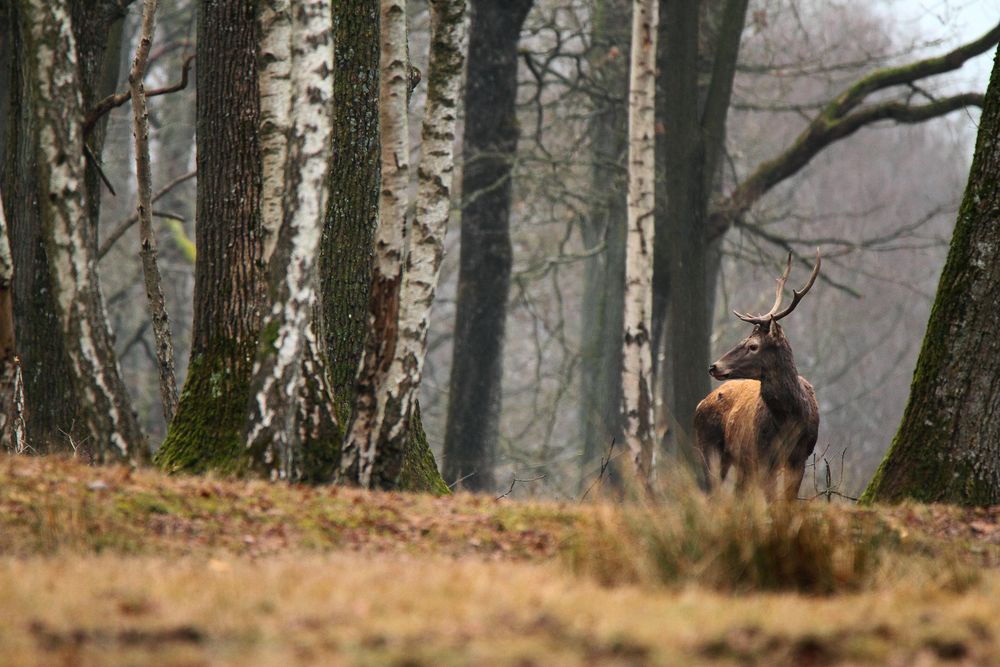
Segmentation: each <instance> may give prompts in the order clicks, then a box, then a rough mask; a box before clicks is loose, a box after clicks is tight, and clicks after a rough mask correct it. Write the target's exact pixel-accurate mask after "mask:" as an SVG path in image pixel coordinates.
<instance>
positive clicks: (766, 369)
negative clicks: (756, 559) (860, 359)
mask: <svg viewBox="0 0 1000 667" xmlns="http://www.w3.org/2000/svg"><path fill="white" fill-rule="evenodd" d="M819 266H820V260H819V254H818V252H817V257H816V267H815V268H814V269H813V274H812V276H811V278H810V280H809V282H808V284H807V285H806V287H804V288H803V289H802V290H801V291H797V292H795V293H794V294H795V298H794V299H793V301H792V304H791V305H790V306H789V307H788V308H786V309H785V310H784V311H782V312H780V313H779V312H778V308H779V307H780V305H781V290H782V288H783V287H784V283H785V280H786V279H787V278H788V273H789V271H790V270H791V257H789V264H788V267H787V268H786V269H785V273H784V275H783V276H782V277H781V278H779V280H778V290H777V295H776V297H775V305H774V306H773V307H772V308H771V311H770V312H769V313H768V314H767V315H763V316H758V317H753V316H750V315H741V314H739V313H737V316H738V317H740V319H742V320H744V321H746V322H749V323H751V324H753V325H754V330H753V332H752V333H751V334H750V336H748V337H747V338H745V339H744V340H742V341H741V342H740V343H739V344H738V345H737V346H736V347H734V348H733V349H732V350H730V351H729V352H727V353H726V354H725V355H724V356H723V357H722V358H721V359H719V360H718V361H717V362H715V363H714V364H712V366H711V368H710V369H709V373H711V375H712V377H714V378H715V379H717V380H726V382H725V383H724V384H723V385H722V386H720V387H719V388H718V389H716V390H714V391H713V392H712V393H710V394H709V395H708V396H706V397H705V399H704V400H702V401H701V403H699V404H698V407H697V409H696V411H695V418H694V432H695V444H696V448H697V450H698V453H699V454H700V456H701V459H702V462H703V465H704V476H705V477H704V479H705V483H706V485H707V487H708V488H709V489H712V488H714V487H716V486H718V485H719V484H720V483H721V482H722V481H724V480H725V479H726V476H727V474H728V472H729V469H730V468H731V467H735V468H736V475H737V477H736V487H737V490H745V489H746V488H747V487H748V486H750V485H751V484H754V485H758V486H760V487H761V488H762V489H763V491H764V493H765V495H766V496H767V497H768V498H769V499H770V498H774V497H775V493H776V490H775V485H776V483H777V480H778V477H779V476H780V477H781V478H782V484H781V489H780V495H781V497H782V498H784V499H786V500H794V499H795V498H796V497H797V494H798V489H799V485H800V484H801V482H802V477H803V475H804V474H805V465H806V461H807V459H808V458H809V455H810V454H812V451H813V449H814V448H815V446H816V438H817V435H818V433H819V406H818V405H817V403H816V394H815V392H814V391H813V388H812V385H811V384H809V382H807V381H806V379H805V378H803V377H801V376H800V375H799V374H798V371H797V370H796V368H795V361H794V358H793V356H792V348H791V345H790V344H789V342H788V339H787V338H785V335H784V332H783V331H782V329H781V326H780V325H779V324H778V323H777V320H778V319H780V318H782V317H784V316H786V315H788V314H789V313H790V312H791V311H792V310H793V309H794V308H795V306H796V305H798V302H799V300H800V299H801V298H802V296H803V295H804V294H805V293H806V292H807V291H808V290H809V288H810V287H812V283H813V281H814V280H815V279H816V275H817V274H818V272H819Z"/></svg>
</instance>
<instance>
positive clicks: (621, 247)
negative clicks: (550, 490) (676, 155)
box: [579, 0, 631, 488]
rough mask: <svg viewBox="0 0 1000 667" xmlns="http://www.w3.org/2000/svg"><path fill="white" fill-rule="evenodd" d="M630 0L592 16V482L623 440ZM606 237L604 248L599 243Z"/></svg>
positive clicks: (586, 324) (587, 340)
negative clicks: (599, 465)
mask: <svg viewBox="0 0 1000 667" xmlns="http://www.w3.org/2000/svg"><path fill="white" fill-rule="evenodd" d="M630 17H631V7H630V4H629V2H628V0H599V1H598V3H597V5H596V8H595V12H594V18H593V28H592V38H591V40H592V55H591V66H592V68H593V70H594V76H595V79H596V80H597V82H598V85H599V86H600V94H599V95H596V96H595V97H594V104H595V107H596V108H595V109H594V111H593V113H592V114H591V120H590V123H589V128H588V131H589V133H590V141H591V152H592V155H593V166H592V167H591V172H590V196H591V197H592V199H591V202H590V215H589V216H587V219H585V220H584V221H583V224H582V225H581V228H582V236H583V242H584V247H585V250H587V251H591V252H592V251H594V250H598V249H600V252H598V253H597V254H596V255H594V256H593V257H591V258H590V259H588V260H587V261H586V263H585V265H584V272H585V273H584V281H585V283H584V288H583V304H582V307H581V311H582V312H581V324H582V326H581V330H580V338H581V348H582V352H581V355H582V357H583V358H582V367H581V376H580V416H579V424H580V441H581V442H582V443H583V457H582V460H581V466H582V467H581V478H580V483H581V488H583V487H585V486H586V485H588V484H589V483H590V482H591V478H592V475H593V474H594V470H595V468H596V466H597V463H598V461H599V459H600V458H601V457H602V456H604V455H605V454H606V452H607V451H608V450H609V449H610V448H611V443H612V442H616V443H617V444H618V445H619V446H621V445H623V444H624V437H623V434H624V425H623V421H622V409H621V406H622V383H621V377H622V367H621V364H622V336H623V335H624V323H623V321H622V316H623V314H624V311H623V310H622V303H624V300H625V294H624V292H625V230H626V226H627V224H626V220H627V212H626V199H627V189H628V185H627V178H626V176H627V168H626V166H625V160H626V153H627V150H628V140H627V135H628V116H627V111H626V106H625V99H626V97H627V95H628V93H627V90H628V62H629V58H628V53H629V42H630V31H631V21H630V20H629V19H630ZM602 245H603V249H601V246H602Z"/></svg>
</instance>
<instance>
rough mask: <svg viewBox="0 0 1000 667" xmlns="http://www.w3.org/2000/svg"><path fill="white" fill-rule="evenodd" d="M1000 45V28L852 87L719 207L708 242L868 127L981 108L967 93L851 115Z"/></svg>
mask: <svg viewBox="0 0 1000 667" xmlns="http://www.w3.org/2000/svg"><path fill="white" fill-rule="evenodd" d="M998 41H1000V24H998V25H997V26H996V27H994V28H993V29H992V30H990V31H989V32H988V33H986V34H985V35H983V36H982V37H980V38H979V39H977V40H975V41H974V42H970V43H968V44H966V45H964V46H961V47H959V48H957V49H955V50H953V51H951V52H949V53H947V54H945V55H942V56H938V57H934V58H927V59H925V60H920V61H917V62H915V63H911V64H910V65H905V66H901V67H893V68H887V69H882V70H878V71H876V72H873V73H871V74H869V75H867V76H865V77H863V78H862V79H861V80H859V81H857V82H855V83H854V84H852V85H851V86H849V87H848V88H847V89H846V90H845V91H844V92H842V93H841V94H840V95H838V96H837V97H836V98H835V99H834V100H833V101H832V102H830V103H829V104H827V105H826V106H825V107H824V108H823V110H822V111H820V112H819V113H818V114H817V115H816V116H815V117H814V118H813V119H812V121H811V122H810V123H809V125H808V126H807V127H806V128H805V129H804V130H803V131H802V132H801V133H800V134H799V136H798V137H797V138H796V139H795V141H794V142H793V143H792V145H791V146H789V147H788V149H786V150H785V151H784V152H783V153H781V154H780V155H778V156H777V157H775V158H773V159H771V160H768V161H767V162H764V163H763V164H761V165H759V166H758V167H757V169H756V170H754V171H753V173H751V174H750V175H749V176H747V177H746V178H744V179H743V180H742V181H741V182H740V183H739V184H738V185H737V186H736V187H735V188H734V189H733V191H732V192H731V193H730V194H729V195H728V196H727V197H726V198H725V199H724V200H723V201H722V202H720V203H719V204H718V205H716V206H715V207H714V210H713V211H712V213H711V215H710V216H709V221H708V237H709V238H710V239H716V238H718V237H720V236H722V235H723V234H725V233H726V232H727V231H728V230H729V228H730V227H732V225H733V223H734V222H735V221H736V220H737V219H738V218H739V217H740V216H742V215H743V214H745V213H746V212H747V211H748V210H749V209H750V207H751V206H753V205H754V204H755V203H756V202H757V201H758V200H759V199H760V198H761V197H762V196H763V195H764V194H766V193H767V192H768V191H769V190H771V189H772V188H773V187H774V186H776V185H777V184H779V183H781V182H782V181H784V180H785V179H787V178H789V177H790V176H792V175H794V174H796V173H798V172H799V171H800V170H801V169H802V168H803V167H805V166H806V165H807V164H809V162H810V161H811V160H812V159H813V158H814V157H816V155H818V154H819V153H820V152H821V151H822V150H823V149H824V148H826V147H827V146H829V145H830V144H832V143H834V142H835V141H838V140H840V139H843V138H845V137H848V136H850V135H851V134H853V133H854V132H856V131H857V130H859V129H860V128H862V127H864V126H866V125H870V124H872V123H875V122H878V121H881V120H894V121H896V122H899V123H919V122H923V121H925V120H928V119H931V118H936V117H938V116H943V115H945V114H947V113H950V112H952V111H955V110H957V109H961V108H964V107H968V106H982V100H983V96H982V95H980V94H977V93H963V94H959V95H953V96H951V97H946V98H942V99H939V100H932V101H931V102H929V103H927V104H921V105H913V104H909V103H908V102H900V101H890V102H882V103H878V104H874V105H872V106H869V107H866V108H863V109H860V110H858V111H856V112H854V113H851V112H852V111H853V110H854V109H856V108H857V107H858V105H860V104H861V103H862V102H863V101H864V100H865V98H866V97H868V96H869V95H871V94H872V93H874V92H877V91H880V90H885V89H886V88H890V87H892V86H898V85H907V86H910V87H911V89H912V87H913V86H914V85H915V82H916V81H918V80H920V79H923V78H926V77H929V76H933V75H936V74H941V73H943V72H949V71H952V70H955V69H958V68H959V67H961V66H962V65H963V64H964V63H965V62H966V61H967V60H969V59H970V58H973V57H975V56H977V55H979V54H981V53H983V52H984V51H986V50H987V49H989V48H991V47H992V46H995V45H996V43H997V42H998Z"/></svg>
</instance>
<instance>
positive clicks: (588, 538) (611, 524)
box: [564, 493, 977, 595]
mask: <svg viewBox="0 0 1000 667" xmlns="http://www.w3.org/2000/svg"><path fill="white" fill-rule="evenodd" d="M904 534H905V533H904V532H902V531H900V530H899V529H898V528H897V527H895V526H894V525H893V524H892V523H891V522H889V521H887V520H886V518H885V517H884V516H883V515H881V514H880V513H879V512H877V511H874V510H863V509H858V508H848V507H845V506H842V505H839V506H837V505H824V504H819V503H794V504H789V503H768V502H765V501H764V500H763V498H761V497H760V496H754V495H750V496H744V497H737V496H734V495H731V494H730V495H726V494H723V495H719V496H714V497H711V498H706V497H704V496H703V495H701V494H697V493H684V494H675V495H674V496H673V497H672V498H671V499H669V500H667V501H665V502H662V503H657V504H655V505H653V504H644V505H633V506H631V507H626V508H609V507H603V508H600V509H598V510H597V511H596V512H595V516H594V520H593V521H591V522H588V523H585V524H583V526H582V527H581V529H580V530H579V531H577V532H576V533H575V534H574V535H573V536H572V538H571V539H570V543H569V548H567V549H566V550H565V552H564V554H565V557H566V560H567V562H568V564H569V565H570V567H571V568H572V569H573V570H574V571H575V572H577V573H581V574H586V575H589V576H593V577H595V578H596V579H597V580H598V581H601V582H603V583H605V584H607V585H617V584H622V583H640V584H645V585H666V586H670V587H681V586H685V585H692V584H693V585H698V586H704V587H708V588H712V589H715V590H719V591H723V592H728V593H737V594H746V593H748V592H751V591H797V592H801V593H807V594H813V595H831V594H834V593H844V592H852V591H857V590H862V589H866V588H870V587H872V586H874V585H876V584H879V583H881V582H883V581H885V580H886V579H887V578H892V577H894V576H895V577H898V576H903V575H904V573H905V576H907V577H918V578H923V579H924V580H925V581H927V582H928V584H929V585H930V584H933V585H935V586H943V587H949V588H952V589H955V590H960V589H964V588H968V587H970V586H972V585H974V584H975V583H976V581H977V571H976V569H975V568H974V567H973V566H971V565H969V564H968V563H966V562H963V560H962V559H961V558H959V557H957V556H955V555H954V549H951V548H950V547H949V546H948V545H945V544H941V543H931V542H927V541H924V540H916V541H914V540H909V541H906V540H904V539H903V535H904ZM942 562H946V563H948V567H947V568H944V572H945V573H947V576H941V575H942V572H941V564H942Z"/></svg>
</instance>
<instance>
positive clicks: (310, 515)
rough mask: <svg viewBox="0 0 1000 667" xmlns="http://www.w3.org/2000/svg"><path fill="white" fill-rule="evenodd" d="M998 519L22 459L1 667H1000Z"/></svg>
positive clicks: (2, 575) (7, 566)
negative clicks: (451, 493) (290, 484)
mask: <svg viewBox="0 0 1000 667" xmlns="http://www.w3.org/2000/svg"><path fill="white" fill-rule="evenodd" d="M998 518H1000V509H997V510H993V511H985V510H982V511H976V510H959V509H954V508H939V507H924V506H912V507H903V508H898V509H894V510H892V511H886V510H878V511H864V512H862V511H859V510H855V509H852V508H846V507H836V506H835V507H824V506H817V505H808V506H804V507H797V508H794V509H789V508H779V509H775V508H770V509H769V508H767V507H766V506H763V505H762V504H759V503H755V502H750V503H736V502H735V501H725V500H724V501H722V502H715V503H705V502H703V501H702V500H687V501H675V502H674V503H669V504H667V505H665V506H662V507H660V508H657V509H636V508H633V509H631V510H628V511H621V510H617V509H614V508H611V507H608V506H606V505H600V504H598V505H593V506H569V505H551V504H549V505H547V504H522V503H514V502H510V501H508V500H504V501H501V502H495V501H493V500H491V499H482V498H474V497H471V496H459V497H457V498H451V499H432V498H427V497H421V496H405V495H395V494H366V493H360V492H354V491H345V490H336V489H295V488H287V487H282V486H271V485H266V484H259V483H249V484H245V483H235V482H224V481H218V480H202V479H183V478H181V479H173V478H165V477H162V476H160V475H157V474H155V473H151V472H133V471H128V470H126V469H123V468H103V469H96V468H88V467H85V466H81V465H78V464H76V463H74V462H67V461H60V460H54V459H47V460H38V459H15V460H9V461H7V462H0V591H2V594H0V618H3V619H4V621H3V622H2V623H0V656H2V659H0V663H2V664H4V665H29V664H32V665H35V664H42V665H50V664H51V665H57V664H71V665H102V666H103V665H109V666H115V665H140V664H156V665H167V666H171V665H177V666H180V665H187V666H191V665H290V664H303V665H309V664H317V665H340V664H345V665H347V664H350V665H354V664H357V665H470V664H471V665H605V664H606V665H648V664H719V665H754V664H756V665H782V664H789V665H800V664H807V665H808V664H812V665H832V664H845V665H846V664H851V665H864V664H871V665H881V664H895V665H900V666H902V665H920V664H925V665H926V664H939V663H940V664H982V665H988V664H1000V646H998V645H997V637H1000V576H998V574H997V572H996V571H995V566H996V563H997V560H998V558H997V549H998V547H997V543H1000V528H997V526H1000V522H998ZM560 555H562V557H560ZM567 563H569V564H571V565H573V567H566V564H567ZM977 567H978V568H979V570H978V571H977V570H976V569H975V568H977ZM574 568H575V571H574ZM762 589H763V590H762ZM802 590H805V591H809V593H808V594H803V593H801V592H796V591H802ZM817 593H821V594H822V595H817Z"/></svg>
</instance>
